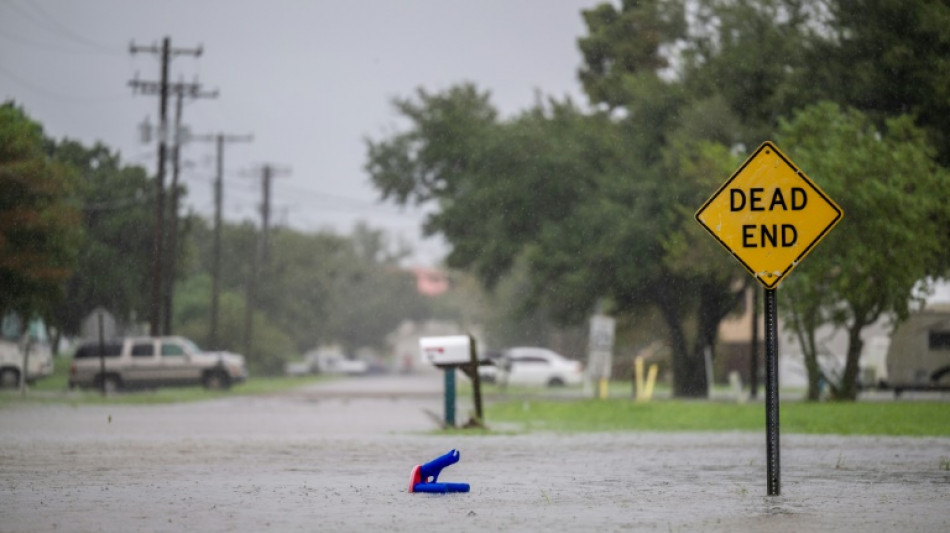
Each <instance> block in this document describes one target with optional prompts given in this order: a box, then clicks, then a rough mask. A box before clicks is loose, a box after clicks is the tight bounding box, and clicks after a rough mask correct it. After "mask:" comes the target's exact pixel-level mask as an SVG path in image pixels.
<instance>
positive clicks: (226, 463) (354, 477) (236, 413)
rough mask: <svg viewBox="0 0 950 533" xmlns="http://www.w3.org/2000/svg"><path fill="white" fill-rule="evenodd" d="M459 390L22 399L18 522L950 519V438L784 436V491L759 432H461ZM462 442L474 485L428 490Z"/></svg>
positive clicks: (0, 413)
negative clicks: (453, 427) (768, 471)
mask: <svg viewBox="0 0 950 533" xmlns="http://www.w3.org/2000/svg"><path fill="white" fill-rule="evenodd" d="M441 386H442V384H441V376H439V375H438V374H430V375H425V376H411V377H401V376H392V377H379V378H365V379H352V380H350V379H346V380H338V381H332V382H328V383H323V384H320V385H318V386H314V387H309V388H306V389H302V390H298V391H294V392H293V393H290V394H286V395H279V396H271V397H238V396H236V397H234V398H228V399H223V400H217V401H212V402H204V403H197V404H179V405H158V406H128V405H123V406H108V405H105V406H79V407H70V406H63V405H15V406H11V407H7V408H3V409H0V501H2V502H3V503H2V506H0V531H4V532H32V531H182V530H190V531H262V530H271V531H357V530H363V531H378V530H387V531H406V532H410V531H411V532H414V533H415V532H418V531H539V530H550V531H591V530H606V531H616V530H633V531H663V532H666V531H723V532H725V531H730V532H731V531H764V530H768V531H779V532H781V531H788V532H798V531H841V530H846V529H848V530H861V531H867V532H872V531H895V532H897V531H900V532H904V531H950V504H948V502H950V466H948V465H950V439H946V438H877V437H840V436H800V435H783V437H782V481H783V485H782V496H779V497H767V496H765V491H766V487H765V465H764V459H765V450H764V448H765V443H764V436H763V435H760V434H758V433H745V432H738V433H671V434H664V433H601V434H578V435H567V434H550V433H535V434H498V435H489V436H484V435H451V436H447V435H444V434H435V433H433V430H434V429H435V427H436V426H435V422H434V421H433V419H432V416H431V415H430V414H427V413H426V411H429V412H434V413H437V414H441V413H442V396H441V390H442V389H441ZM467 409H468V403H467V398H460V399H459V414H460V415H461V416H460V418H464V417H465V415H466V414H467ZM452 448H457V449H459V450H460V451H461V461H460V462H459V463H458V464H456V465H454V466H451V467H450V468H448V469H446V470H445V472H444V473H443V474H442V477H440V480H443V481H463V482H467V483H470V484H471V486H472V491H471V492H470V493H468V494H451V495H427V494H409V493H408V491H407V483H408V479H409V472H410V469H411V468H412V467H413V466H414V465H416V464H419V463H422V462H426V461H428V460H430V459H432V458H434V457H436V456H438V455H441V454H443V453H445V452H447V451H448V450H450V449H452Z"/></svg>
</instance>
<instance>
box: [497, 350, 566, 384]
mask: <svg viewBox="0 0 950 533" xmlns="http://www.w3.org/2000/svg"><path fill="white" fill-rule="evenodd" d="M502 361H503V362H502V365H501V366H500V367H497V373H498V377H497V380H498V382H499V383H504V384H508V385H547V386H549V387H558V386H564V385H579V384H581V383H582V382H583V379H584V366H583V364H581V362H580V361H575V360H573V359H568V358H566V357H564V356H563V355H561V354H559V353H557V352H554V351H551V350H548V349H547V348H535V347H518V348H509V349H508V350H505V352H504V354H503V356H502Z"/></svg>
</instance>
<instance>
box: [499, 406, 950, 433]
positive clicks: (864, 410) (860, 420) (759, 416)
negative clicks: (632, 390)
mask: <svg viewBox="0 0 950 533" xmlns="http://www.w3.org/2000/svg"><path fill="white" fill-rule="evenodd" d="M485 418H486V421H487V422H488V424H489V426H491V424H492V423H514V424H516V425H520V426H522V427H524V428H525V429H526V430H528V431H531V430H543V431H559V432H579V431H580V432H583V431H588V432H589V431H765V407H764V405H763V404H762V403H746V404H735V403H721V402H708V401H677V400H659V401H653V402H650V403H636V402H633V401H631V400H629V399H609V400H588V399H585V400H577V401H543V400H537V401H536V400H527V401H508V402H501V403H497V404H493V405H490V406H489V407H488V409H487V412H486V414H485ZM779 418H780V424H781V426H780V427H781V432H782V433H816V434H838V435H903V436H950V404H947V403H944V402H922V401H915V402H900V401H887V402H862V403H804V402H786V403H782V404H781V407H780V410H779Z"/></svg>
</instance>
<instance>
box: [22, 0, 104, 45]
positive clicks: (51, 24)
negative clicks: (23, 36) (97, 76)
mask: <svg viewBox="0 0 950 533" xmlns="http://www.w3.org/2000/svg"><path fill="white" fill-rule="evenodd" d="M6 5H7V6H9V7H11V8H13V10H14V11H16V12H17V13H19V14H20V16H21V17H22V18H24V19H26V20H28V21H30V22H31V23H32V24H33V25H34V26H35V27H37V28H39V29H41V30H44V31H46V32H49V33H50V34H53V35H54V36H57V37H60V38H64V39H65V40H67V41H70V42H71V43H72V44H74V45H75V44H79V45H82V46H85V47H87V48H88V49H87V50H85V51H80V50H76V49H71V50H69V52H71V53H77V52H86V53H96V54H102V55H110V56H118V55H122V54H121V53H119V52H116V51H115V48H114V47H113V46H112V45H110V44H106V43H101V42H97V41H94V40H92V39H89V38H87V37H85V36H83V35H80V34H78V33H76V32H74V31H73V30H71V29H70V28H69V27H68V26H66V25H64V24H63V23H61V22H60V21H59V20H58V19H57V18H56V17H54V16H53V15H51V14H50V13H49V12H48V11H46V10H45V9H43V7H42V6H40V5H39V4H37V3H32V2H28V3H26V4H23V5H22V6H21V5H20V4H17V3H16V2H8V3H7V4H6ZM24 6H26V7H28V8H29V10H28V9H24ZM30 10H32V12H31V11H30Z"/></svg>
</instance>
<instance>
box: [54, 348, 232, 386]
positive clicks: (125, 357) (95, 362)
mask: <svg viewBox="0 0 950 533" xmlns="http://www.w3.org/2000/svg"><path fill="white" fill-rule="evenodd" d="M101 352H102V353H101V355H100V346H99V343H98V342H87V343H85V344H83V345H82V346H80V347H79V349H78V350H76V355H75V356H73V362H72V365H71V366H70V368H69V386H70V387H92V386H94V387H103V388H105V389H106V390H107V391H110V390H111V391H115V390H117V389H120V388H123V387H128V388H132V387H155V386H161V385H204V386H205V387H206V388H209V389H227V388H229V387H230V386H231V385H232V384H234V383H239V382H242V381H244V380H245V379H247V369H246V368H245V366H244V357H243V356H241V355H238V354H233V353H230V352H204V351H202V350H201V349H200V348H198V346H196V345H195V343H193V342H191V341H190V340H188V339H186V338H184V337H132V338H126V339H121V340H117V341H109V342H106V343H104V344H103V346H102V350H101Z"/></svg>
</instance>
